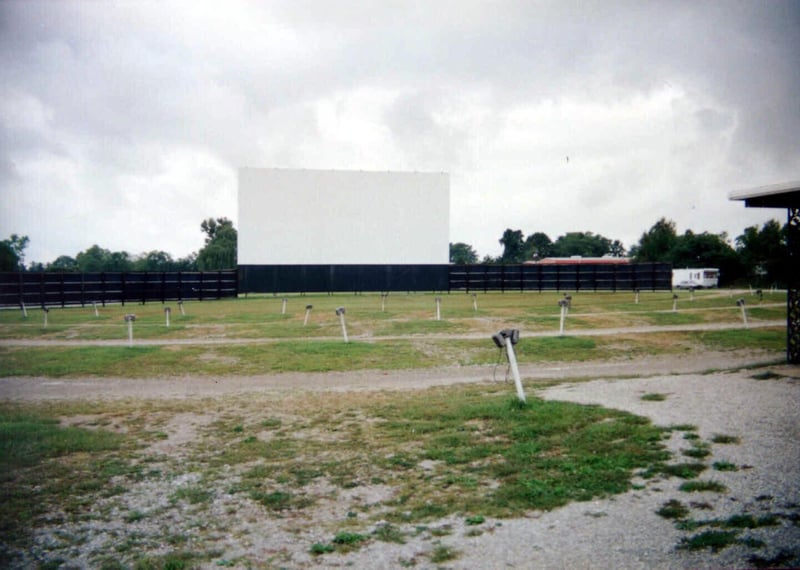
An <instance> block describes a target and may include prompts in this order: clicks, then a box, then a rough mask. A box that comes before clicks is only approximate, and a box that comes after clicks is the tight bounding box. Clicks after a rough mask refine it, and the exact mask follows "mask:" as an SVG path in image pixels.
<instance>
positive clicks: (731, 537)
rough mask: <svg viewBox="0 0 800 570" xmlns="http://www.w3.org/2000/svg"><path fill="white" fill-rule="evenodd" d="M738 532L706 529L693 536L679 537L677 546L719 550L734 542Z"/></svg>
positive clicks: (686, 548) (689, 548) (691, 548)
mask: <svg viewBox="0 0 800 570" xmlns="http://www.w3.org/2000/svg"><path fill="white" fill-rule="evenodd" d="M738 534H739V533H738V532H736V531H727V530H706V531H704V532H701V533H699V534H696V535H694V536H691V537H688V538H683V539H681V542H680V544H679V545H678V548H681V549H684V550H705V549H709V550H711V551H713V552H719V551H720V550H722V549H723V548H727V547H728V546H731V545H732V544H736V542H737V537H738Z"/></svg>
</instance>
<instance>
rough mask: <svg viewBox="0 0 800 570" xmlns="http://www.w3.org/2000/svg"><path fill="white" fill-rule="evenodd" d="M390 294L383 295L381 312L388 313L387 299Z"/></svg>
mask: <svg viewBox="0 0 800 570" xmlns="http://www.w3.org/2000/svg"><path fill="white" fill-rule="evenodd" d="M388 296H389V294H388V293H381V312H383V313H385V312H386V297H388Z"/></svg>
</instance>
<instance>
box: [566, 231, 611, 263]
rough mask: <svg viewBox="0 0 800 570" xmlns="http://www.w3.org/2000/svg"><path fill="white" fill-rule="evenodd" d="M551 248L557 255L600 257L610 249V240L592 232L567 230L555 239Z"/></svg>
mask: <svg viewBox="0 0 800 570" xmlns="http://www.w3.org/2000/svg"><path fill="white" fill-rule="evenodd" d="M552 249H553V255H556V256H558V257H571V256H573V255H580V256H582V257H602V256H603V255H605V254H607V253H609V252H610V251H611V240H610V239H608V238H606V237H603V236H601V235H595V234H593V233H592V232H567V233H566V234H564V235H563V236H559V237H558V238H557V239H556V241H555V242H554V243H553V248H552Z"/></svg>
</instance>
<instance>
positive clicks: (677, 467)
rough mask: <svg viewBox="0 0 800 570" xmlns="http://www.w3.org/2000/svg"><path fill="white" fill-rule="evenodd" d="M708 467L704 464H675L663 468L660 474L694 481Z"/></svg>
mask: <svg viewBox="0 0 800 570" xmlns="http://www.w3.org/2000/svg"><path fill="white" fill-rule="evenodd" d="M706 469H707V467H706V466H705V465H703V464H702V463H673V464H670V465H664V466H662V467H661V469H660V472H661V473H663V474H664V475H666V476H667V477H679V478H681V479H694V478H695V477H697V476H698V475H700V473H702V472H703V471H705V470H706Z"/></svg>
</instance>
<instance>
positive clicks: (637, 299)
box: [634, 289, 639, 305]
mask: <svg viewBox="0 0 800 570" xmlns="http://www.w3.org/2000/svg"><path fill="white" fill-rule="evenodd" d="M634 303H635V304H636V305H638V304H639V290H638V289H637V290H636V301H634Z"/></svg>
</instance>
